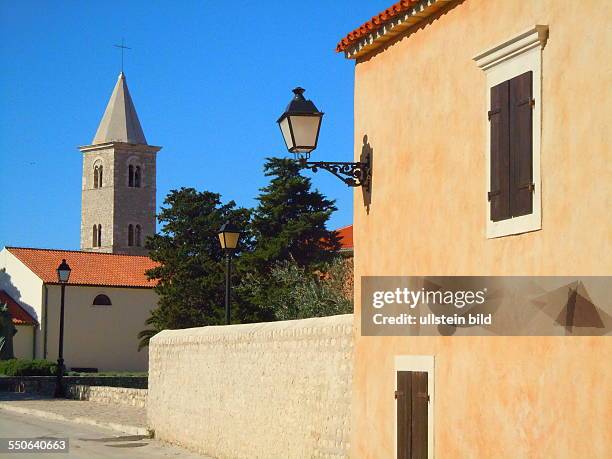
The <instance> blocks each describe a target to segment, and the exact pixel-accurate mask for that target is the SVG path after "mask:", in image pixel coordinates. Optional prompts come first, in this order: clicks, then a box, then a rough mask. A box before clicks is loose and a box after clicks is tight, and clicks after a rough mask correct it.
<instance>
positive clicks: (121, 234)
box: [79, 72, 161, 255]
mask: <svg viewBox="0 0 612 459" xmlns="http://www.w3.org/2000/svg"><path fill="white" fill-rule="evenodd" d="M160 149H161V147H155V146H152V145H149V144H147V140H146V139H145V136H144V133H143V132H142V127H141V126H140V121H138V115H137V114H136V109H135V108H134V103H133V102H132V98H131V97H130V92H129V90H128V87H127V82H126V79H125V74H124V73H123V72H121V73H120V74H119V78H118V79H117V84H116V85H115V88H114V89H113V93H112V95H111V98H110V100H109V102H108V105H107V106H106V110H105V111H104V115H103V116H102V121H100V125H99V126H98V130H97V132H96V135H95V136H94V139H93V141H92V142H91V145H87V146H84V147H79V150H81V152H82V153H83V187H82V190H83V191H82V208H81V250H87V251H91V252H107V253H122V254H129V255H146V253H147V251H146V250H145V248H144V243H145V240H146V238H147V237H148V236H151V235H153V234H155V210H156V206H155V189H156V179H155V163H156V156H157V152H158V151H159V150H160Z"/></svg>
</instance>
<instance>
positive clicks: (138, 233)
mask: <svg viewBox="0 0 612 459" xmlns="http://www.w3.org/2000/svg"><path fill="white" fill-rule="evenodd" d="M134 233H135V234H134V238H135V239H136V247H140V246H141V244H142V228H140V225H136V230H135V231H134Z"/></svg>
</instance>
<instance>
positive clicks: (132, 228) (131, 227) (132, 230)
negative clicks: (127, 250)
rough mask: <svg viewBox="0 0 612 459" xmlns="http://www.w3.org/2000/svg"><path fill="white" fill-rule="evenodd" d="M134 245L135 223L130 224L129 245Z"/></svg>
mask: <svg viewBox="0 0 612 459" xmlns="http://www.w3.org/2000/svg"><path fill="white" fill-rule="evenodd" d="M133 245H134V225H128V246H130V247H132V246H133Z"/></svg>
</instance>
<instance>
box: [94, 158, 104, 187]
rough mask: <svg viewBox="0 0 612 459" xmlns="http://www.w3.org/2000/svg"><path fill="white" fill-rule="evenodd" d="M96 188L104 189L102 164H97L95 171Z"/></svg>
mask: <svg viewBox="0 0 612 459" xmlns="http://www.w3.org/2000/svg"><path fill="white" fill-rule="evenodd" d="M93 183H94V186H93V187H94V188H102V183H103V182H102V164H100V163H96V164H95V165H94V169H93Z"/></svg>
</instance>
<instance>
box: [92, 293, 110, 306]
mask: <svg viewBox="0 0 612 459" xmlns="http://www.w3.org/2000/svg"><path fill="white" fill-rule="evenodd" d="M93 305H94V306H112V305H113V303H111V300H110V298H109V297H108V296H106V295H104V294H103V293H101V294H100V295H96V297H95V298H94V300H93Z"/></svg>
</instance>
